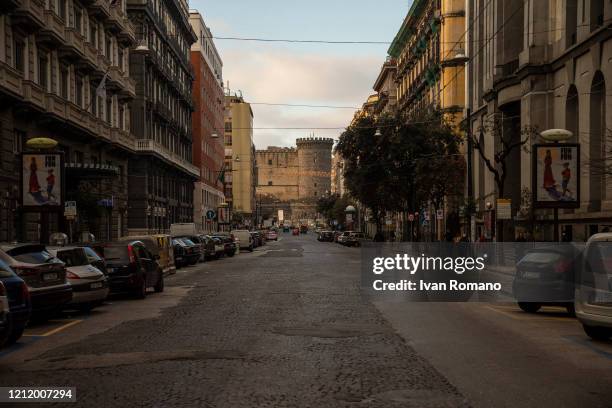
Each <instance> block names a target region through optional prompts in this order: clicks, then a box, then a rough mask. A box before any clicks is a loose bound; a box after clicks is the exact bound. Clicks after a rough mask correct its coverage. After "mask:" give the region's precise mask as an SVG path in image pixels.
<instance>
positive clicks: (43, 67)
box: [38, 50, 49, 90]
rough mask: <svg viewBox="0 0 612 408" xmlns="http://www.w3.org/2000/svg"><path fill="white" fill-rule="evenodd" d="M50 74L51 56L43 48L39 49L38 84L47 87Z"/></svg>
mask: <svg viewBox="0 0 612 408" xmlns="http://www.w3.org/2000/svg"><path fill="white" fill-rule="evenodd" d="M48 76H49V56H48V55H47V53H46V52H43V51H42V50H40V51H39V55H38V84H39V85H40V86H41V87H42V88H43V89H45V90H46V89H47V85H48Z"/></svg>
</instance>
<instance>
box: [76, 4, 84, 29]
mask: <svg viewBox="0 0 612 408" xmlns="http://www.w3.org/2000/svg"><path fill="white" fill-rule="evenodd" d="M74 28H76V31H77V32H78V33H79V34H81V35H83V10H82V9H81V8H80V7H78V6H75V7H74Z"/></svg>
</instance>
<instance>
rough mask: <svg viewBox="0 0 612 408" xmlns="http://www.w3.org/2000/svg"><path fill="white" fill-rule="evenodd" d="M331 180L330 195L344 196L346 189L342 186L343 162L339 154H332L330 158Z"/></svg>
mask: <svg viewBox="0 0 612 408" xmlns="http://www.w3.org/2000/svg"><path fill="white" fill-rule="evenodd" d="M331 178H332V183H331V192H332V194H336V195H339V196H343V195H344V194H346V187H345V186H344V160H343V159H342V156H340V153H334V155H333V156H332V169H331Z"/></svg>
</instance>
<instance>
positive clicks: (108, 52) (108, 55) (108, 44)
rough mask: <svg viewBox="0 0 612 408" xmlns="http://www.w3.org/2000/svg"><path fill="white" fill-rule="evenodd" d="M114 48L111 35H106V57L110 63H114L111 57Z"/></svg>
mask: <svg viewBox="0 0 612 408" xmlns="http://www.w3.org/2000/svg"><path fill="white" fill-rule="evenodd" d="M112 48H113V43H112V41H111V37H110V35H109V34H108V33H107V34H106V50H105V55H106V58H108V59H109V60H110V61H112V59H113V56H112V55H111V51H112Z"/></svg>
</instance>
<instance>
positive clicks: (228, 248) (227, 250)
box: [213, 233, 236, 257]
mask: <svg viewBox="0 0 612 408" xmlns="http://www.w3.org/2000/svg"><path fill="white" fill-rule="evenodd" d="M213 238H218V239H220V240H221V241H222V242H223V251H224V254H225V255H226V256H229V257H232V256H234V255H236V242H234V239H233V238H232V236H231V235H221V234H220V233H217V234H215V235H213Z"/></svg>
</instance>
